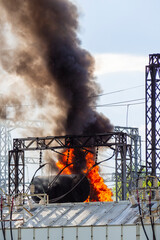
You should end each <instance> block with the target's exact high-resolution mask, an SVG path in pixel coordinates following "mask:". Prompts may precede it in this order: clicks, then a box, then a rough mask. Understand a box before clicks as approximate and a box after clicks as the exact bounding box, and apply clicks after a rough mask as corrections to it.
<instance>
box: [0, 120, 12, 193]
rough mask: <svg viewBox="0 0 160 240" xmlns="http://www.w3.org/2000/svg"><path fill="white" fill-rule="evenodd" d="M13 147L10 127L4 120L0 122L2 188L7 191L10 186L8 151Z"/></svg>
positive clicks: (0, 177) (0, 180) (0, 176)
mask: <svg viewBox="0 0 160 240" xmlns="http://www.w3.org/2000/svg"><path fill="white" fill-rule="evenodd" d="M11 148H12V140H11V134H10V131H9V129H8V128H7V126H6V124H5V123H4V122H1V123H0V188H1V189H2V190H3V191H4V192H7V188H8V151H9V150H10V149H11Z"/></svg>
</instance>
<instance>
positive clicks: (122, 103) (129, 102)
mask: <svg viewBox="0 0 160 240" xmlns="http://www.w3.org/2000/svg"><path fill="white" fill-rule="evenodd" d="M142 100H145V98H139V99H132V100H128V101H122V102H115V103H108V104H102V105H96V106H94V107H117V106H127V105H137V104H143V103H145V102H140V103H131V102H136V101H142ZM124 103H127V104H124Z"/></svg>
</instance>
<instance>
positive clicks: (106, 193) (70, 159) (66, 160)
mask: <svg viewBox="0 0 160 240" xmlns="http://www.w3.org/2000/svg"><path fill="white" fill-rule="evenodd" d="M82 151H83V152H84V150H82ZM75 158H76V154H75V150H74V149H69V151H68V150H66V151H64V152H63V157H62V158H61V159H60V160H59V161H58V162H57V167H58V169H59V170H62V169H63V168H64V170H63V172H62V174H72V173H75V172H74V162H75V164H76V162H78V160H77V159H75ZM85 162H86V164H85V169H84V168H83V169H80V173H83V174H86V175H87V178H88V179H89V181H90V189H91V191H90V196H89V197H88V199H87V200H86V202H95V201H98V202H103V201H113V200H112V196H113V193H112V192H111V190H110V189H109V188H108V187H107V186H106V185H105V183H104V180H103V178H102V177H101V176H100V175H99V166H98V165H96V164H95V160H94V154H93V153H91V152H87V153H86V154H85ZM66 165H69V166H68V167H66ZM65 167H66V168H65Z"/></svg>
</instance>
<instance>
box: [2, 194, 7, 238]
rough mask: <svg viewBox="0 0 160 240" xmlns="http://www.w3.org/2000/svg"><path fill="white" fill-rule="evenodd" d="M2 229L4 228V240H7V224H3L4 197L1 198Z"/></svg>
mask: <svg viewBox="0 0 160 240" xmlns="http://www.w3.org/2000/svg"><path fill="white" fill-rule="evenodd" d="M1 227H2V233H3V239H4V240H6V234H5V222H3V197H2V196H1Z"/></svg>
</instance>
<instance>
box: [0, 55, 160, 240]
mask: <svg viewBox="0 0 160 240" xmlns="http://www.w3.org/2000/svg"><path fill="white" fill-rule="evenodd" d="M145 84H146V116H145V118H146V164H145V165H144V164H142V161H141V136H140V135H139V130H138V128H133V127H121V126H115V127H114V131H113V132H105V133H103V134H95V135H90V134H88V135H65V136H46V137H37V136H36V137H27V138H15V139H13V140H12V137H11V130H12V129H13V128H15V127H22V126H23V127H24V125H25V127H26V128H27V126H28V125H30V124H37V123H36V122H34V123H33V122H32V123H31V122H28V123H26V122H25V123H23V122H19V123H14V122H11V121H9V120H6V121H1V125H0V132H1V135H0V190H1V191H0V193H1V229H0V239H4V240H6V239H7V240H9V239H11V240H16V239H17V240H27V239H35V240H45V239H46V240H47V239H48V240H50V239H54V240H60V239H64V240H68V239H71V240H72V239H73V240H75V239H78V240H82V239H85V240H90V239H94V240H98V239H101V240H113V239H117V240H120V239H121V240H122V239H123V240H128V239H130V240H145V239H149V240H151V239H153V240H156V239H158V236H159V231H160V183H159V173H160V160H159V156H160V138H159V133H160V54H151V55H149V65H148V66H146V78H145ZM38 126H39V125H37V127H38ZM101 147H103V148H106V149H110V151H112V153H113V155H112V156H111V158H112V159H114V163H115V172H113V174H112V175H107V174H106V173H102V175H101V173H99V174H100V175H101V178H99V179H103V182H104V183H107V181H110V182H114V185H115V191H114V194H113V193H111V191H110V189H107V188H106V189H105V190H103V194H104V195H107V194H108V200H104V199H106V198H102V200H101V196H100V193H99V192H98V190H95V189H94V184H93V183H92V180H93V178H94V177H95V174H96V172H93V174H92V176H90V173H91V172H92V171H93V170H95V169H96V168H97V167H98V166H99V165H100V164H101V163H102V162H103V161H100V160H99V151H100V150H99V149H100V148H101ZM28 151H30V152H36V151H37V152H38V153H40V154H39V159H34V158H33V159H32V158H28V157H26V153H27V152H28ZM45 151H51V152H56V153H57V154H61V155H63V156H62V158H63V159H62V160H61V161H60V162H59V163H61V164H62V166H61V168H60V167H59V168H58V173H57V174H56V175H54V176H53V175H51V176H47V175H45V176H36V174H37V172H38V171H39V170H40V169H43V167H44V166H45V165H46V164H47V163H46V162H45V161H44V160H43V157H42V156H43V153H44V152H45ZM76 154H77V155H76ZM75 156H76V157H75ZM77 156H79V158H84V159H88V161H89V164H90V165H89V167H88V168H87V170H86V169H85V170H83V169H81V168H80V164H81V162H80V160H78V158H77ZM91 158H92V160H93V161H92V162H91ZM31 162H32V164H39V166H38V167H37V170H36V172H35V174H34V175H33V176H32V179H31V180H30V182H29V183H28V182H27V183H26V178H25V174H26V173H25V169H26V168H25V166H26V165H27V164H28V163H31ZM57 166H58V165H57ZM77 169H78V170H77ZM79 169H81V171H79ZM67 170H70V172H66V171H67ZM82 170H83V171H82ZM110 176H111V177H110ZM96 185H98V182H97V183H96ZM113 195H114V196H113ZM111 197H112V198H111ZM113 197H114V201H113Z"/></svg>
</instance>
